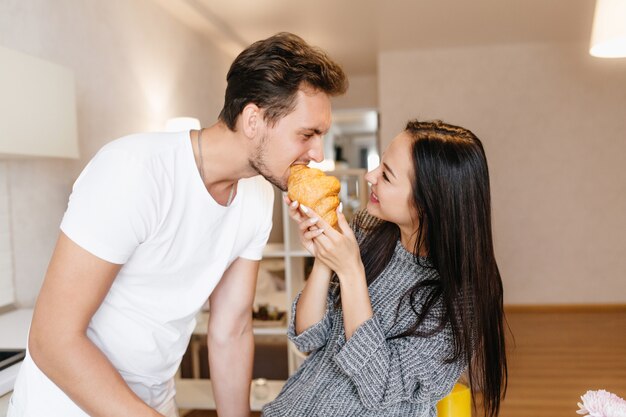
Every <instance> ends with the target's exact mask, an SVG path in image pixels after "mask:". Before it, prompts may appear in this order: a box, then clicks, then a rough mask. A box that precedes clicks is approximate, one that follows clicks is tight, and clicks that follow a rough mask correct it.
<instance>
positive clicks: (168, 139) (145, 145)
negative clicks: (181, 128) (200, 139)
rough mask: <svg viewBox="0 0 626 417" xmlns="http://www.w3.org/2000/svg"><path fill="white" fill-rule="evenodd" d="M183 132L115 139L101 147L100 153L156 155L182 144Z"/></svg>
mask: <svg viewBox="0 0 626 417" xmlns="http://www.w3.org/2000/svg"><path fill="white" fill-rule="evenodd" d="M184 133H185V132H175V133H171V132H148V133H134V134H131V135H126V136H122V137H121V138H118V139H115V140H113V141H111V142H109V143H107V144H106V145H104V146H103V147H102V149H101V150H100V152H107V151H121V152H127V153H131V154H137V155H151V154H158V153H161V152H164V151H169V150H172V149H173V148H176V147H179V146H182V145H183V144H184V142H183V140H182V138H183V135H184Z"/></svg>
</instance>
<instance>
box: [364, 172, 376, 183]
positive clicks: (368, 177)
mask: <svg viewBox="0 0 626 417" xmlns="http://www.w3.org/2000/svg"><path fill="white" fill-rule="evenodd" d="M377 170H378V169H373V170H371V171H370V172H368V173H367V174H365V181H367V182H369V183H370V184H376V171H377Z"/></svg>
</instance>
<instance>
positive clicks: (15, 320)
mask: <svg viewBox="0 0 626 417" xmlns="http://www.w3.org/2000/svg"><path fill="white" fill-rule="evenodd" d="M32 316H33V309H31V308H21V309H17V310H13V311H9V312H7V313H4V314H0V348H2V349H26V344H27V340H28V329H29V328H30V321H31V318H32ZM10 398H11V392H8V393H6V394H5V395H3V396H1V397H0V416H2V417H4V416H6V414H7V409H8V407H9V399H10Z"/></svg>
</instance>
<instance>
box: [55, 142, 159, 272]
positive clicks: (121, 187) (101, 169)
mask: <svg viewBox="0 0 626 417" xmlns="http://www.w3.org/2000/svg"><path fill="white" fill-rule="evenodd" d="M158 191H159V190H158V187H157V184H156V182H155V181H154V178H153V177H152V175H151V174H150V172H149V171H148V170H147V168H146V167H145V166H144V165H143V164H142V162H141V161H140V160H139V159H137V158H136V157H133V156H132V155H131V154H129V153H128V152H125V151H122V150H117V149H111V150H106V149H104V150H101V151H100V152H99V153H98V154H97V155H96V156H95V157H94V158H93V159H92V160H91V161H90V162H89V164H88V165H87V166H86V167H85V169H84V170H83V172H82V173H81V174H80V176H79V177H78V179H77V180H76V182H75V183H74V187H73V190H72V194H71V196H70V199H69V203H68V207H67V211H66V212H65V215H64V216H63V220H62V222H61V230H62V231H63V233H65V235H67V237H69V238H70V239H71V240H72V241H74V242H75V243H76V244H78V245H79V246H80V247H82V248H83V249H85V250H87V251H88V252H90V253H92V254H93V255H95V256H97V257H98V258H101V259H104V260H105V261H108V262H111V263H115V264H124V263H126V261H127V260H128V258H129V257H130V256H131V255H132V253H133V252H134V251H135V249H136V248H137V246H138V245H139V244H141V243H142V242H143V241H145V240H146V239H147V237H148V236H149V235H150V234H151V233H152V232H153V231H154V229H155V226H156V225H157V222H158V216H157V214H158Z"/></svg>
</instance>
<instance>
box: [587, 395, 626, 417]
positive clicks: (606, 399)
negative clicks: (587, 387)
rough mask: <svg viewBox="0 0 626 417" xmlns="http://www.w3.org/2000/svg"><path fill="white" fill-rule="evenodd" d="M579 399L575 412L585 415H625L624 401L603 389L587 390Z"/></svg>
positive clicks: (599, 416)
mask: <svg viewBox="0 0 626 417" xmlns="http://www.w3.org/2000/svg"><path fill="white" fill-rule="evenodd" d="M580 399H581V400H582V401H583V402H582V404H581V403H578V407H579V408H580V410H578V411H576V413H578V414H582V415H584V416H585V417H626V401H624V400H623V399H622V398H620V397H618V396H617V395H615V394H612V393H610V392H607V391H605V390H603V389H601V390H598V391H587V393H586V394H585V395H583V396H582V397H580Z"/></svg>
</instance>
